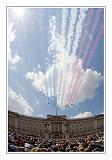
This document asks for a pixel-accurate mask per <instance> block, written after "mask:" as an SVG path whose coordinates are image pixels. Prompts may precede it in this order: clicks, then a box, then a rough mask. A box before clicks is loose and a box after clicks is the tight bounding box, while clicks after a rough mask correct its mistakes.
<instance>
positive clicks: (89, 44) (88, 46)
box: [82, 9, 101, 63]
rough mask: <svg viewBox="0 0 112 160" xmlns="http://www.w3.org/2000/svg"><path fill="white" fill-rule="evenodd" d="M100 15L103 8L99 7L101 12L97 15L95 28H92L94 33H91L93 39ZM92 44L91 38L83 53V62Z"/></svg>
mask: <svg viewBox="0 0 112 160" xmlns="http://www.w3.org/2000/svg"><path fill="white" fill-rule="evenodd" d="M100 15H101V9H99V12H98V13H97V17H96V20H95V23H94V25H93V28H92V33H91V39H92V40H93V37H94V35H95V31H96V28H97V25H98V22H99V18H100ZM90 46H91V41H90V40H89V41H88V43H87V47H86V50H85V52H84V54H83V58H82V61H83V63H84V61H85V58H86V56H87V53H88V50H89V49H90Z"/></svg>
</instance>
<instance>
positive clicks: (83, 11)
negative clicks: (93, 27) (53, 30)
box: [72, 8, 88, 55]
mask: <svg viewBox="0 0 112 160" xmlns="http://www.w3.org/2000/svg"><path fill="white" fill-rule="evenodd" d="M87 11H88V9H87V8H81V9H80V14H79V21H78V22H77V25H76V31H75V38H74V42H73V48H72V54H73V55H75V54H76V51H77V48H78V44H79V41H80V37H81V34H82V30H83V26H84V25H83V23H84V21H85V19H86V12H87Z"/></svg>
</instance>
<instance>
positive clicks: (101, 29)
mask: <svg viewBox="0 0 112 160" xmlns="http://www.w3.org/2000/svg"><path fill="white" fill-rule="evenodd" d="M102 35H103V25H101V26H100V32H99V33H98V36H97V37H96V39H95V43H94V45H93V48H92V50H91V52H90V56H89V58H88V61H87V64H86V68H87V67H88V66H89V64H90V62H91V60H92V58H93V56H94V53H95V50H96V48H97V46H98V43H99V41H100V39H101V36H102Z"/></svg>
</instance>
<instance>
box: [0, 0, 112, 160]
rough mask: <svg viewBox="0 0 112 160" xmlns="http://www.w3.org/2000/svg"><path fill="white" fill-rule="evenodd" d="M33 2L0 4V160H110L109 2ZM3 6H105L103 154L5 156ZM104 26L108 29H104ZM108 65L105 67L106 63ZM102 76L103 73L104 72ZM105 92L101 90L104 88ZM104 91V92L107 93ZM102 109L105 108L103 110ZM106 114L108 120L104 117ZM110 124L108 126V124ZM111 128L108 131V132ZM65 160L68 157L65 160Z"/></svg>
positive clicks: (4, 34) (111, 9) (98, 0)
mask: <svg viewBox="0 0 112 160" xmlns="http://www.w3.org/2000/svg"><path fill="white" fill-rule="evenodd" d="M35 1H36V0H32V1H30V2H26V0H24V2H22V1H21V3H20V1H16V0H15V1H13V0H11V1H10V0H7V1H5V2H4V0H3V1H2V2H1V6H0V12H1V18H0V22H1V38H2V39H1V43H0V45H1V47H0V48H1V53H2V54H1V55H0V56H1V57H0V73H1V75H2V76H1V77H0V84H2V85H1V91H0V104H1V105H0V106H1V107H0V109H1V111H0V134H1V136H0V137H1V140H0V141H1V143H0V157H2V159H3V158H4V159H6V160H7V159H9V160H13V159H16V160H19V159H20V158H21V159H25V158H27V159H32V158H33V159H34V158H36V159H37V157H38V158H40V159H43V158H46V159H49V158H50V156H51V157H52V158H54V159H57V158H62V157H64V158H74V157H75V158H78V159H79V160H80V159H82V158H83V159H84V158H85V159H86V160H90V158H92V157H93V158H94V159H95V160H97V159H98V160H99V158H102V160H104V159H110V158H111V157H112V152H111V143H110V141H112V138H111V135H112V128H111V125H110V123H111V119H110V118H111V115H112V114H111V113H112V107H111V96H110V95H111V91H110V88H112V84H111V79H112V74H110V72H109V71H110V69H111V68H112V63H111V61H112V60H111V59H112V49H111V46H112V45H110V44H111V42H112V40H111V38H110V32H111V29H112V22H111V21H112V20H111V18H110V17H111V16H110V15H112V13H111V11H112V7H111V6H110V2H105V1H106V0H91V1H90V0H87V1H86V2H82V1H83V0H78V2H73V1H72V0H69V2H63V0H61V2H60V3H58V2H51V1H50V0H45V1H44V0H43V1H36V2H35ZM6 6H27V7H28V6H29V7H30V6H45V7H47V6H57V7H58V6H71V7H72V6H97V7H100V6H106V30H107V31H106V37H105V38H106V49H107V48H108V54H107V53H106V55H105V54H104V55H105V56H106V57H104V58H106V59H105V60H104V62H105V61H106V64H105V65H106V66H105V68H106V71H107V70H108V72H106V75H105V76H106V78H107V77H108V78H107V79H106V83H105V84H104V85H106V89H105V90H104V92H105V91H106V93H108V98H107V96H106V99H108V101H107V100H106V106H108V107H107V108H106V112H105V114H106V115H105V116H106V117H105V119H106V132H107V133H108V135H106V144H105V145H106V154H85V155H84V156H83V154H55V153H54V154H48V155H47V154H21V153H19V154H6V54H5V53H6V18H5V17H6ZM107 24H108V25H107ZM107 62H108V63H107ZM104 73H105V71H104ZM104 88H105V86H104ZM107 91H108V92H107ZM104 108H105V107H104ZM107 114H108V116H107ZM109 122H110V123H109ZM110 128H111V129H110ZM68 156H69V157H68Z"/></svg>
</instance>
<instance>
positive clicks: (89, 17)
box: [77, 9, 93, 56]
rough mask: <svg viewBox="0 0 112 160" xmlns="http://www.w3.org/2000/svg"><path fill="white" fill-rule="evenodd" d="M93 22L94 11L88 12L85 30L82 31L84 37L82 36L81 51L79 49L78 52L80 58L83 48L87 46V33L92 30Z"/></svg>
mask: <svg viewBox="0 0 112 160" xmlns="http://www.w3.org/2000/svg"><path fill="white" fill-rule="evenodd" d="M91 22H93V9H89V10H88V17H87V21H86V23H85V26H84V30H83V31H82V32H83V35H82V36H81V42H80V46H79V49H78V52H77V55H78V56H80V55H81V53H82V48H83V45H85V41H86V39H87V31H88V30H89V28H90V25H91Z"/></svg>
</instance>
